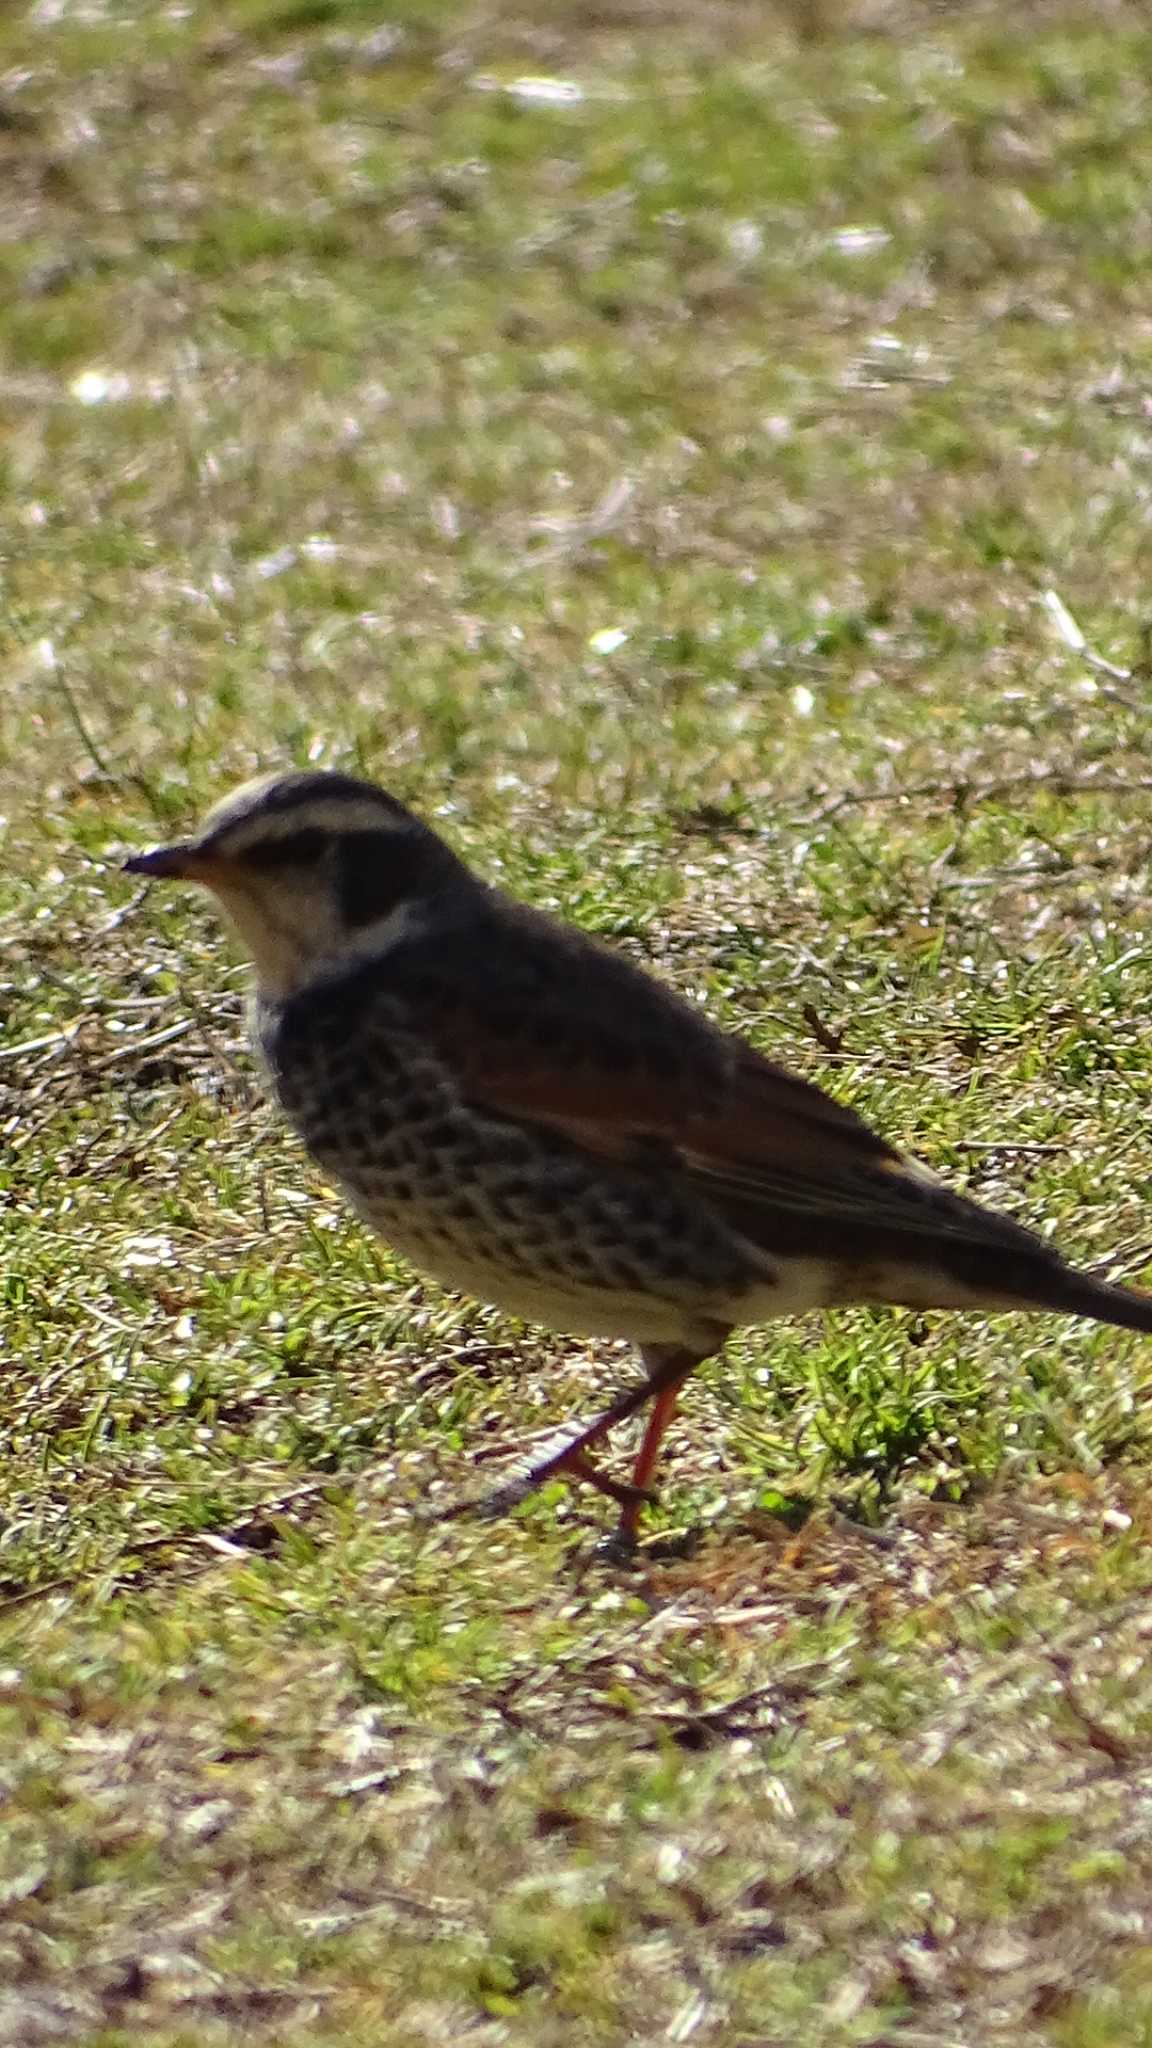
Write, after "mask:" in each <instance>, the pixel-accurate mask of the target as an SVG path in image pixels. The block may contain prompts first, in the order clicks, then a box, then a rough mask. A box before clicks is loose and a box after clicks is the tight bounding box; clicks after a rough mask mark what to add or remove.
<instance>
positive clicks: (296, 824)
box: [204, 797, 416, 853]
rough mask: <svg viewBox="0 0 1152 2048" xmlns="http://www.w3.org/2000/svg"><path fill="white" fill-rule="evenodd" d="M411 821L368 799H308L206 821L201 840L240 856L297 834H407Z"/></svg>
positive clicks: (411, 819)
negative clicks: (283, 805) (251, 848)
mask: <svg viewBox="0 0 1152 2048" xmlns="http://www.w3.org/2000/svg"><path fill="white" fill-rule="evenodd" d="M415 823H416V821H415V819H413V818H411V817H406V816H405V815H404V813H403V812H392V811H390V810H388V809H387V808H386V806H385V805H383V804H374V803H372V802H371V801H370V800H369V799H367V798H365V799H364V800H363V801H361V800H359V799H356V798H339V797H333V798H329V799H327V800H325V798H323V797H310V798H309V799H308V801H307V802H306V803H301V804H294V805H286V806H285V808H284V809H283V810H273V809H268V810H257V811H255V812H252V813H249V814H248V815H247V816H240V817H238V818H237V819H236V820H235V821H234V822H230V821H229V819H228V818H227V817H224V818H221V819H220V820H219V821H218V822H216V821H214V820H213V819H211V818H209V820H208V823H207V826H206V827H205V832H204V837H205V838H206V839H212V840H215V841H217V843H218V844H219V845H220V847H221V849H222V850H223V849H226V850H227V851H228V852H229V853H244V852H246V851H247V849H248V848H249V847H250V846H265V845H268V844H269V843H270V842H274V841H276V840H277V839H294V838H295V837H296V835H297V833H300V832H331V833H332V834H333V835H334V836H335V837H337V838H338V837H339V836H340V835H341V834H343V833H348V832H411V831H412V830H413V828H414V826H415Z"/></svg>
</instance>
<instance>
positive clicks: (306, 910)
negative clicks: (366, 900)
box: [213, 886, 424, 1002]
mask: <svg viewBox="0 0 1152 2048" xmlns="http://www.w3.org/2000/svg"><path fill="white" fill-rule="evenodd" d="M213 893H214V895H215V896H216V898H217V900H218V902H219V904H220V907H221V909H222V910H223V912H224V914H225V916H226V917H227V919H228V922H229V923H230V924H231V925H232V927H233V929H234V931H235V932H236V934H237V936H238V938H239V939H240V940H241V942H242V944H243V946H244V948H245V950H246V951H247V953H248V954H249V955H250V957H251V960H252V965H253V966H254V968H255V969H256V984H257V988H258V990H259V992H260V994H261V995H262V996H266V997H268V998H269V999H270V1000H271V1001H273V1002H286V1001H287V999H288V998H289V997H290V996H293V995H297V994H298V993H299V991H300V990H301V989H302V988H305V987H307V986H308V984H309V983H311V982H315V981H324V980H327V979H328V978H329V977H331V976H333V975H339V974H341V973H345V972H347V970H348V969H349V968H351V967H354V966H356V965H357V964H358V963H359V962H360V961H363V960H368V959H375V958H377V957H378V956H380V955H381V954H383V953H387V952H388V951H389V950H390V949H391V948H392V947H393V946H394V945H396V944H398V943H399V942H400V941H401V940H403V939H406V938H409V937H411V936H412V935H413V934H414V933H415V932H416V931H418V930H419V929H420V928H421V927H422V925H423V922H424V920H423V917H422V915H421V907H420V905H419V904H418V903H417V902H415V901H413V900H411V899H406V900H405V901H403V902H401V903H398V904H396V905H395V906H394V907H393V909H391V910H389V911H388V912H386V913H385V915H384V916H382V917H379V918H375V919H373V921H372V922H371V923H369V924H366V925H363V926H361V927H360V929H359V930H358V931H349V929H348V927H347V926H346V925H345V924H344V923H343V922H342V921H341V919H340V917H339V914H338V912H337V909H336V905H335V903H334V902H333V899H332V897H331V896H330V895H329V893H328V892H327V891H326V890H320V889H308V888H307V887H305V888H301V889H299V890H297V891H295V892H289V891H282V890H277V891H276V894H275V897H274V898H273V900H271V901H270V900H269V898H268V896H266V895H265V894H264V893H263V892H262V891H257V890H256V889H252V888H247V887H243V886H236V887H224V888H220V887H219V886H215V887H214V890H213Z"/></svg>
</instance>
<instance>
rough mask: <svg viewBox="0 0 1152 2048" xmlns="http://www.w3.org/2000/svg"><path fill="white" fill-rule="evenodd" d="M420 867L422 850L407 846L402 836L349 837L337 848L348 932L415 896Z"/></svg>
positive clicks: (364, 834)
mask: <svg viewBox="0 0 1152 2048" xmlns="http://www.w3.org/2000/svg"><path fill="white" fill-rule="evenodd" d="M414 854H415V856H416V857H415V858H413V855H414ZM418 867H419V849H418V848H413V847H412V846H411V845H410V844H408V843H406V842H405V838H404V835H403V834H402V833H399V832H349V833H346V834H345V835H344V836H343V837H342V838H341V839H340V840H339V841H338V845H337V877H336V886H337V888H338V890H339V893H340V913H341V916H342V918H343V920H344V923H345V925H346V926H347V928H348V929H349V931H358V930H359V929H360V927H361V926H362V925H366V924H371V923H373V921H374V920H375V919H376V918H378V917H387V915H388V913H389V911H390V910H395V908H396V905H397V904H398V903H402V902H403V901H404V899H405V897H406V896H410V895H411V894H412V890H413V885H414V883H415V882H416V881H417V872H416V871H417V868H418Z"/></svg>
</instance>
